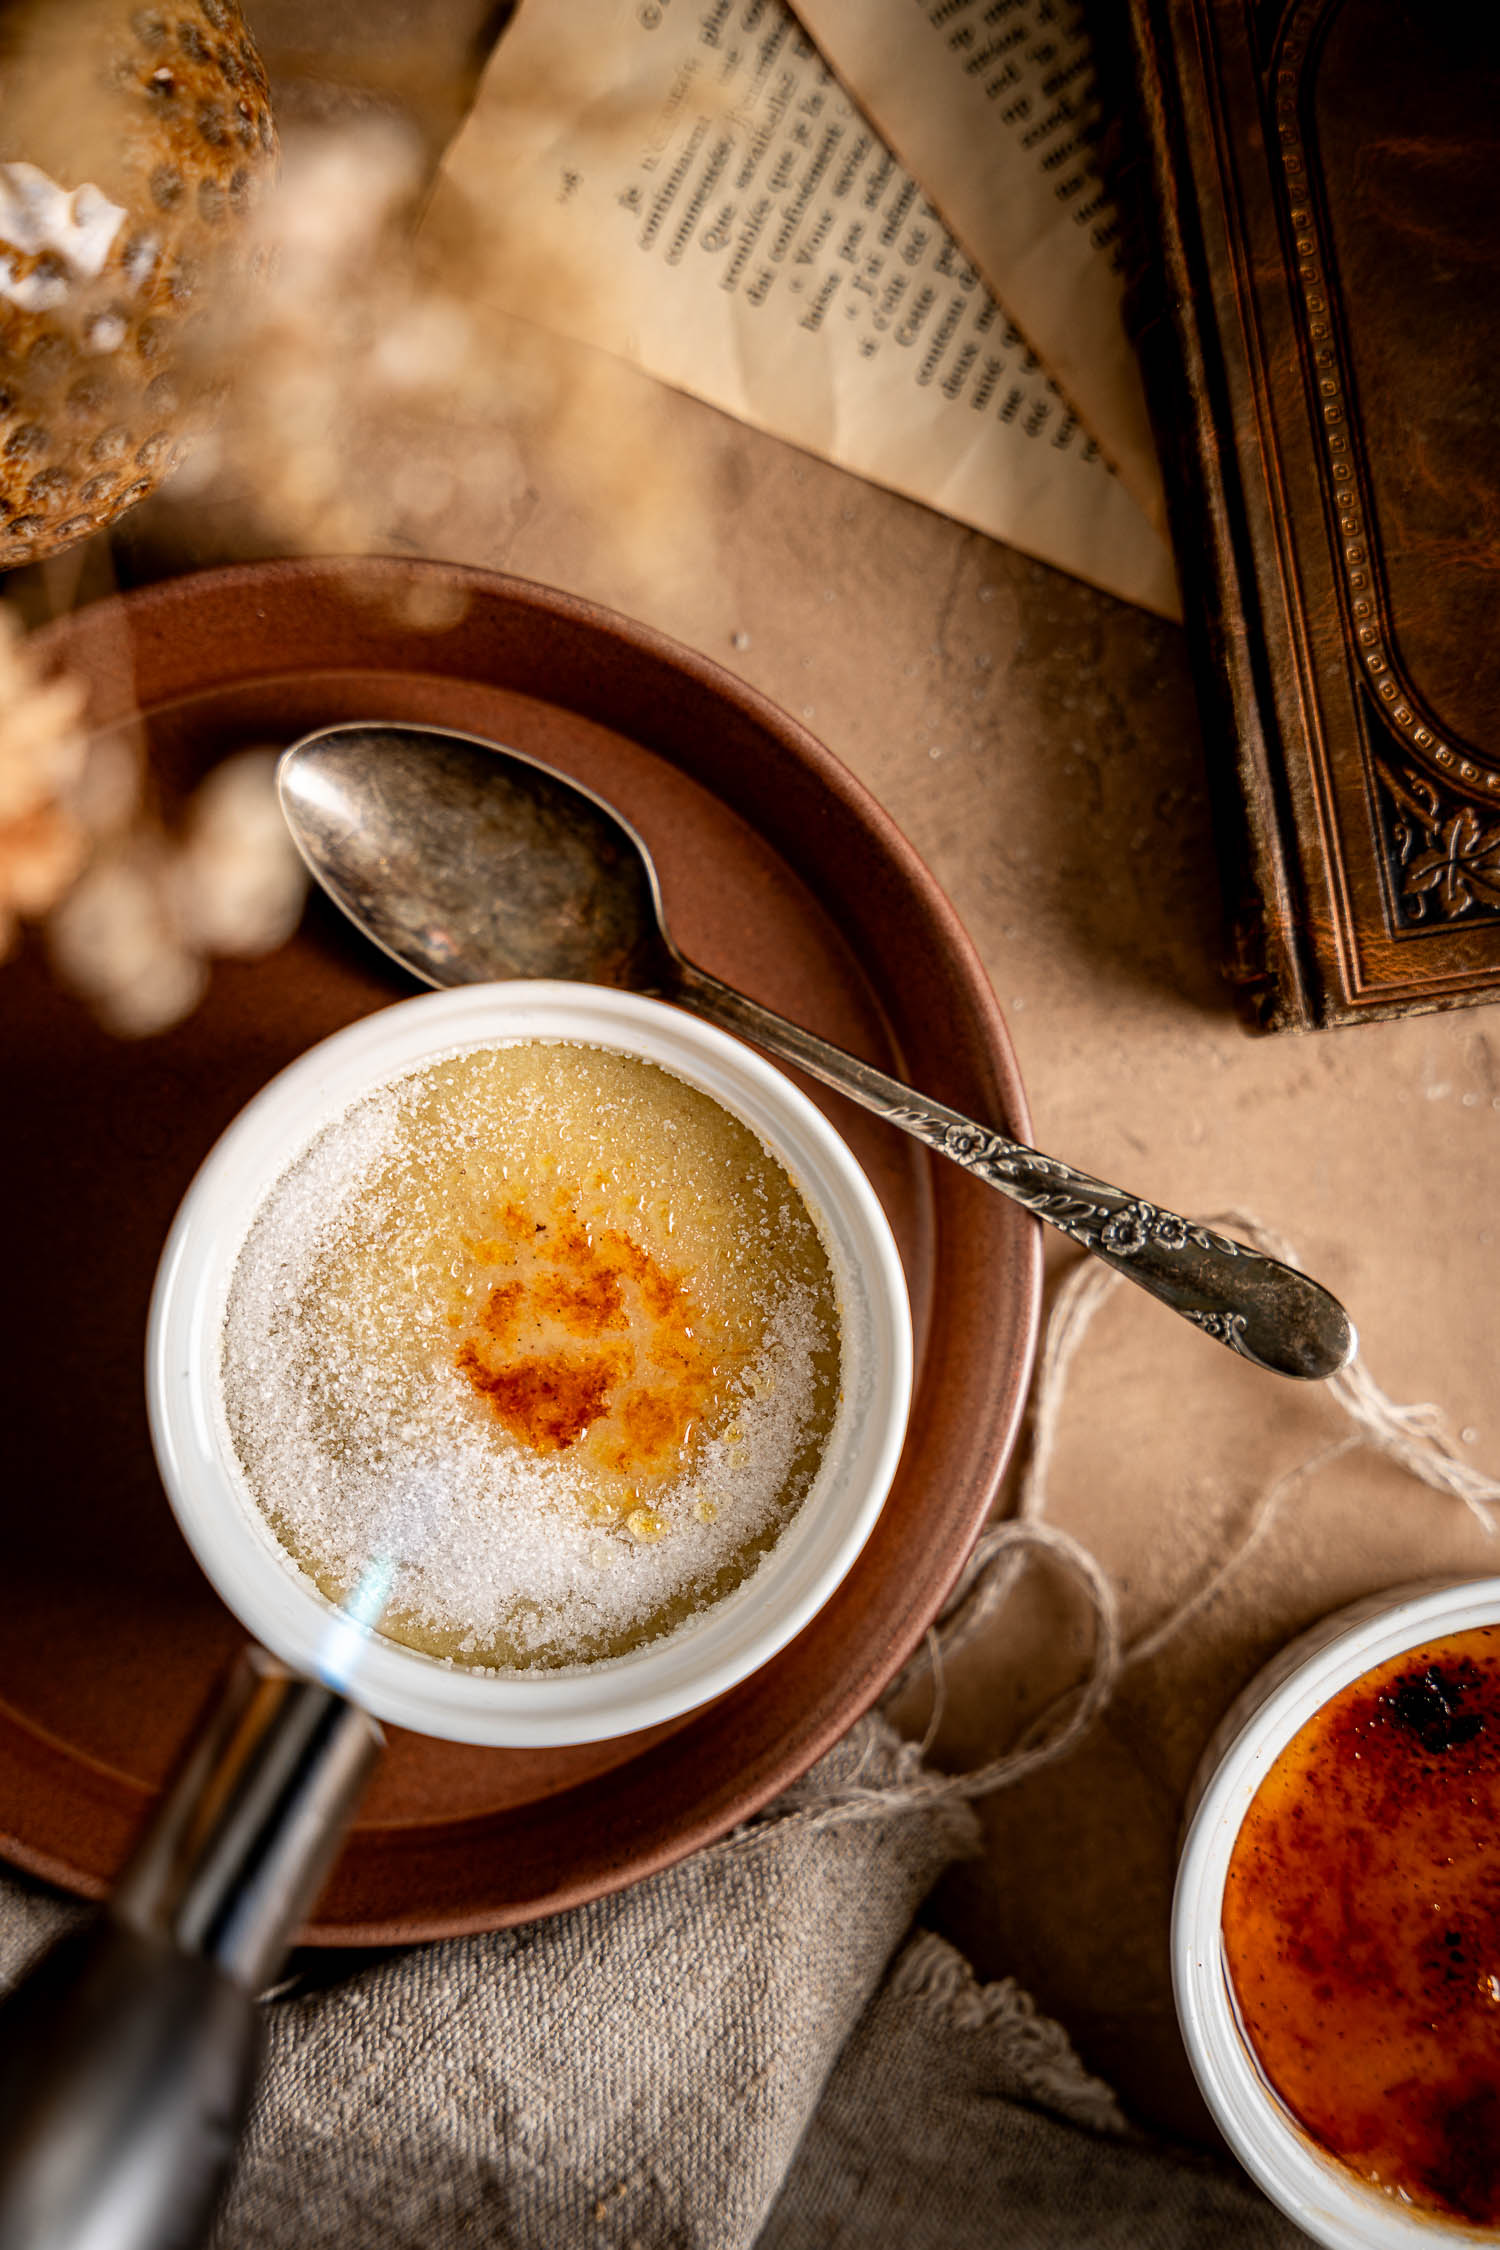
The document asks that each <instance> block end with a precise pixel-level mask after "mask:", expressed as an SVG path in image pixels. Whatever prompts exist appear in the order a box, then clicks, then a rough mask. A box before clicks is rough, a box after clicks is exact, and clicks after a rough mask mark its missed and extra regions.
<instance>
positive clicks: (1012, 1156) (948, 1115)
mask: <svg viewBox="0 0 1500 2250" xmlns="http://www.w3.org/2000/svg"><path fill="white" fill-rule="evenodd" d="M672 958H673V966H674V969H675V971H676V976H675V979H674V980H673V981H672V982H670V983H668V982H665V981H664V983H663V988H662V989H663V997H664V998H667V999H670V1000H675V1001H676V1002H677V1003H678V1005H679V1006H681V1007H684V1008H689V1009H691V1010H692V1012H693V1014H694V1015H698V1016H702V1017H703V1018H704V1019H705V1020H706V1021H707V1022H709V1023H714V1024H718V1025H719V1026H720V1028H721V1029H723V1030H725V1031H732V1032H735V1033H737V1034H738V1035H739V1036H740V1037H741V1038H743V1039H750V1040H753V1041H754V1042H755V1044H756V1045H757V1046H758V1047H765V1048H767V1049H768V1050H769V1051H770V1053H772V1054H773V1055H775V1056H777V1057H778V1058H779V1059H780V1060H781V1061H782V1062H786V1063H791V1064H793V1065H794V1066H795V1068H797V1069H798V1070H802V1071H805V1072H806V1073H807V1075H808V1076H809V1077H810V1078H816V1079H818V1080H819V1081H820V1082H821V1083H822V1084H823V1085H825V1086H832V1087H834V1088H835V1089H836V1090H837V1091H838V1092H839V1093H841V1094H846V1095H847V1096H848V1097H849V1099H850V1100H851V1101H855V1102H859V1103H860V1104H861V1105H862V1106H863V1107H864V1108H865V1109H868V1110H873V1111H874V1113H875V1115H876V1116H877V1117H883V1118H885V1119H886V1120H887V1121H888V1122H889V1123H890V1124H892V1125H899V1126H900V1128H901V1129H902V1131H903V1132H906V1133H910V1134H912V1135H913V1136H914V1138H915V1139H917V1140H919V1141H923V1142H925V1143H926V1145H927V1147H929V1148H932V1149H936V1150H937V1151H938V1153H939V1154H940V1155H942V1156H948V1157H951V1158H952V1159H953V1162H954V1163H955V1164H961V1165H962V1166H963V1167H964V1170H965V1171H967V1172H973V1173H974V1174H975V1175H976V1176H977V1177H978V1178H979V1179H981V1180H984V1181H986V1182H987V1183H988V1184H989V1186H991V1187H994V1188H998V1189H999V1190H1000V1193H1001V1194H1002V1195H1008V1196H1010V1197H1011V1199H1012V1200H1013V1201H1014V1202H1016V1203H1019V1204H1022V1205H1023V1206H1024V1207H1025V1209H1026V1210H1028V1211H1032V1212H1034V1213H1035V1214H1036V1216H1037V1217H1038V1218H1039V1219H1045V1220H1046V1221H1047V1222H1048V1224H1049V1225H1050V1226H1054V1227H1058V1228H1060V1229H1061V1231H1062V1232H1063V1233H1064V1234H1065V1235H1067V1236H1068V1237H1069V1238H1070V1240H1072V1241H1074V1242H1076V1243H1078V1244H1079V1245H1080V1246H1081V1247H1082V1248H1083V1249H1085V1250H1087V1251H1089V1252H1090V1253H1091V1255H1092V1256H1094V1257H1096V1258H1102V1259H1103V1260H1104V1262H1105V1264H1106V1265H1109V1266H1113V1267H1114V1268H1115V1269H1116V1271H1117V1272H1119V1273H1122V1274H1124V1275H1126V1276H1127V1278H1128V1279H1129V1280H1131V1281H1134V1282H1136V1283H1138V1284H1139V1286H1140V1287H1141V1288H1142V1289H1145V1290H1148V1291H1149V1292H1150V1294H1151V1295H1152V1296H1153V1297H1157V1298H1159V1299H1160V1300H1161V1302H1162V1303H1163V1304H1164V1305H1170V1307H1171V1308H1172V1310H1173V1311H1174V1312H1178V1313H1181V1315H1182V1317H1183V1318H1184V1320H1190V1321H1191V1322H1192V1323H1193V1326H1194V1327H1195V1328H1201V1329H1202V1330H1203V1332H1204V1333H1205V1335H1208V1336H1214V1337H1217V1339H1218V1341H1219V1342H1220V1343H1221V1344H1227V1345H1228V1346H1229V1348H1230V1350H1231V1351H1235V1352H1238V1353H1240V1355H1241V1356H1242V1357H1243V1358H1245V1359H1251V1360H1254V1361H1255V1362H1256V1364H1257V1366H1260V1367H1266V1368H1270V1369H1273V1370H1274V1371H1275V1372H1276V1373H1278V1374H1281V1375H1294V1376H1300V1377H1302V1378H1304V1379H1317V1378H1320V1377H1323V1376H1328V1375H1334V1374H1336V1373H1337V1372H1338V1370H1339V1369H1340V1368H1341V1367H1344V1366H1346V1365H1347V1364H1348V1362H1349V1361H1350V1360H1351V1359H1352V1358H1353V1356H1354V1352H1355V1348H1356V1344H1357V1341H1358V1339H1357V1337H1356V1335H1355V1331H1354V1325H1353V1323H1352V1321H1351V1320H1350V1318H1349V1316H1348V1314H1347V1313H1346V1312H1345V1310H1344V1308H1343V1306H1342V1305H1341V1304H1340V1303H1339V1302H1338V1299H1337V1298H1336V1297H1333V1296H1331V1295H1330V1294H1329V1292H1328V1291H1327V1290H1326V1289H1324V1288H1323V1287H1322V1286H1321V1285H1320V1284H1319V1283H1318V1282H1316V1281H1313V1280H1311V1279H1310V1278H1309V1276H1308V1275H1306V1274H1304V1273H1298V1272H1297V1271H1296V1269H1295V1268H1294V1267H1292V1266H1287V1265H1283V1264H1282V1263H1281V1261H1280V1259H1278V1258H1268V1257H1266V1256H1265V1255H1264V1254H1263V1253H1262V1252H1261V1251H1259V1250H1252V1249H1251V1248H1250V1247H1249V1246H1248V1245H1247V1244H1246V1243H1243V1242H1235V1241H1233V1240H1232V1239H1231V1238H1230V1237H1229V1236H1228V1235H1223V1234H1218V1233H1215V1232H1213V1231H1212V1230H1211V1229H1210V1228H1208V1227H1204V1226H1199V1225H1197V1224H1196V1223H1195V1222H1194V1221H1193V1220H1191V1219H1183V1218H1179V1217H1178V1215H1177V1213H1176V1212H1175V1211H1164V1210H1163V1209H1162V1208H1161V1206H1160V1205H1159V1204H1155V1203H1147V1202H1146V1201H1144V1200H1143V1198H1142V1197H1140V1196H1138V1195H1129V1194H1127V1193H1126V1191H1125V1190H1124V1189H1123V1188H1117V1187H1110V1186H1108V1185H1107V1184H1106V1182H1105V1181H1103V1180H1096V1179H1093V1178H1092V1177H1091V1176H1090V1175H1089V1174H1088V1173H1087V1172H1079V1171H1075V1169H1074V1168H1073V1166H1072V1165H1071V1164H1064V1163H1063V1162H1062V1161H1061V1160H1060V1159H1059V1158H1057V1157H1055V1156H1042V1155H1040V1154H1039V1153H1038V1152H1037V1150H1035V1149H1033V1148H1027V1147H1026V1146H1025V1145H1024V1143H1023V1142H1020V1141H1013V1140H1011V1139H1010V1138H1009V1137H1008V1135H1006V1134H1004V1133H1001V1132H997V1131H996V1130H995V1129H994V1128H993V1127H990V1126H986V1125H977V1124H975V1122H974V1121H973V1119H972V1118H968V1117H964V1116H961V1115H960V1113H959V1112H958V1111H957V1110H955V1109H948V1108H946V1107H945V1106H944V1105H943V1104H942V1103H941V1102H934V1101H929V1100H928V1099H927V1098H926V1096H925V1095H923V1094H918V1093H916V1092H914V1091H913V1089H912V1088H911V1087H910V1086H903V1085H902V1084H901V1082H900V1080H899V1079H896V1078H889V1077H887V1075H886V1074H885V1072H884V1071H881V1070H876V1069H874V1068H873V1067H872V1066H871V1065H870V1064H869V1063H864V1062H860V1061H859V1060H857V1058H856V1057H854V1056H853V1055H847V1054H845V1053H844V1052H843V1051H842V1049H841V1048H838V1047H834V1046H831V1045H830V1044H829V1042H828V1041H827V1040H826V1039H819V1038H818V1037H817V1036H816V1034H815V1033H813V1032H810V1031H804V1030H802V1029H801V1028H800V1027H799V1026H798V1025H796V1024H793V1023H788V1022H787V1021H786V1019H785V1018H784V1017H782V1016H778V1015H776V1014H774V1013H773V1012H772V1010H771V1009H769V1008H763V1007H762V1006H761V1005H760V1004H759V1002H758V1001H754V1000H748V999H746V998H745V996H744V994H743V993H739V992H735V991H734V990H733V989H732V988H731V987H730V986H728V985H726V984H721V983H720V982H719V980H718V978H717V977H711V976H709V975H708V974H707V973H706V972H705V971H704V970H702V969H697V968H694V966H693V965H692V963H691V962H689V961H685V960H683V958H682V956H681V955H680V954H677V953H675V952H674V954H673V957H672Z"/></svg>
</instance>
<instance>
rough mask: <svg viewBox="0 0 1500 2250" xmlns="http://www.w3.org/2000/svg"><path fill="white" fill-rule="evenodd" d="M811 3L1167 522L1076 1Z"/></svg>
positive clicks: (828, 45)
mask: <svg viewBox="0 0 1500 2250" xmlns="http://www.w3.org/2000/svg"><path fill="white" fill-rule="evenodd" d="M798 13H799V14H800V16H801V18H802V21H803V22H804V23H805V25H806V26H807V28H808V30H809V31H810V32H811V33H812V35H813V37H814V39H816V40H817V42H818V45H819V47H820V48H821V50H822V52H823V54H824V55H825V56H826V58H827V59H828V61H829V62H830V63H831V64H832V65H833V67H834V69H835V70H836V71H837V72H838V73H839V76H840V77H841V78H842V80H843V82H844V84H845V85H846V86H848V87H850V88H852V89H853V91H854V93H855V94H856V96H857V98H858V100H859V101H860V103H861V105H862V106H863V108H864V109H865V110H866V111H867V112H868V114H869V116H870V117H871V119H872V120H873V121H874V123H875V124H876V125H877V126H878V127H879V128H880V130H881V132H882V133H883V134H884V135H885V137H886V139H887V140H888V141H889V142H890V144H891V146H892V148H893V149H895V150H896V152H897V154H898V155H899V156H900V158H901V161H902V162H903V163H904V164H907V165H909V166H910V167H911V170H912V171H913V173H914V174H915V175H916V177H917V178H918V179H919V180H920V181H921V183H922V186H923V189H924V190H925V192H926V193H927V194H928V195H929V196H930V197H931V198H932V200H933V202H934V203H936V204H937V205H938V207H939V209H940V210H941V211H942V213H943V215H944V217H945V218H946V219H947V221H948V223H949V225H950V226H951V227H952V228H953V231H954V233H955V234H956V235H957V236H958V239H959V240H960V242H962V244H963V246H964V248H965V249H966V250H967V251H968V253H969V256H970V257H971V258H972V259H973V260H974V262H975V264H976V265H977V266H978V268H979V271H980V273H981V274H982V275H983V276H984V279H985V281H986V282H987V283H988V285H989V287H990V288H991V289H992V290H993V291H994V292H995V294H996V295H997V296H998V297H999V298H1001V299H1002V301H1003V302H1004V304H1005V307H1006V310H1007V311H1008V312H1009V313H1010V314H1011V316H1012V317H1013V319H1014V320H1015V322H1016V324H1017V326H1018V327H1019V328H1020V329H1021V331H1022V333H1023V334H1024V335H1025V337H1026V340H1027V342H1028V343H1029V344H1031V345H1032V347H1033V348H1034V349H1035V350H1036V351H1037V352H1038V353H1039V354H1040V356H1041V358H1042V360H1043V362H1044V364H1045V365H1046V367H1047V369H1048V371H1049V372H1050V373H1051V374H1052V375H1054V376H1056V378H1057V380H1058V382H1059V383H1060V384H1061V385H1062V387H1063V389H1064V390H1065V391H1066V392H1067V394H1068V396H1069V398H1070V399H1071V400H1072V401H1073V404H1074V405H1075V407H1076V408H1077V410H1078V412H1079V415H1080V416H1081V417H1082V420H1083V422H1084V424H1085V426H1086V427H1087V428H1088V429H1089V431H1090V432H1091V433H1092V434H1093V436H1095V437H1096V438H1097V439H1098V440H1099V443H1100V444H1101V446H1102V447H1103V448H1104V452H1105V454H1106V456H1107V458H1108V459H1109V460H1110V461H1112V462H1113V464H1114V466H1115V467H1116V468H1117V469H1118V470H1119V472H1120V475H1121V477H1122V478H1123V480H1124V482H1125V484H1126V485H1127V486H1128V487H1129V489H1130V490H1131V491H1132V492H1133V493H1134V494H1135V496H1136V498H1137V499H1138V500H1139V501H1140V502H1141V505H1142V506H1143V507H1144V508H1145V509H1146V511H1147V513H1148V514H1149V515H1150V517H1151V519H1152V521H1153V522H1154V523H1157V524H1160V525H1164V524H1165V522H1166V506H1165V501H1164V499H1163V495H1162V486H1161V472H1160V470H1159V468H1158V466H1157V459H1156V448H1155V445H1154V443H1153V441H1152V436H1151V425H1150V421H1149V418H1148V415H1147V412H1146V396H1145V391H1144V389H1143V388H1142V384H1141V376H1140V369H1139V367H1138V365H1137V362H1136V357H1135V352H1134V350H1133V348H1132V346H1131V343H1130V340H1129V338H1128V337H1127V335H1126V333H1125V325H1124V320H1123V317H1122V310H1121V298H1122V282H1121V273H1120V263H1119V240H1118V238H1119V231H1120V227H1119V218H1118V215H1117V213H1116V210H1115V206H1114V202H1113V199H1112V197H1111V196H1110V193H1109V191H1108V189H1107V188H1106V186H1105V184H1104V181H1103V178H1102V177H1101V175H1100V171H1099V164H1098V159H1097V156H1096V154H1095V144H1096V142H1097V139H1098V134H1099V124H1100V116H1099V101H1098V95H1097V92H1096V89H1095V84H1094V72H1093V63H1092V59H1091V52H1090V47H1089V41H1088V36H1087V31H1086V27H1085V23H1084V17H1083V11H1082V8H1081V7H1080V6H1079V5H1078V0H856V4H855V5H853V6H851V5H850V0H798Z"/></svg>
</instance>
